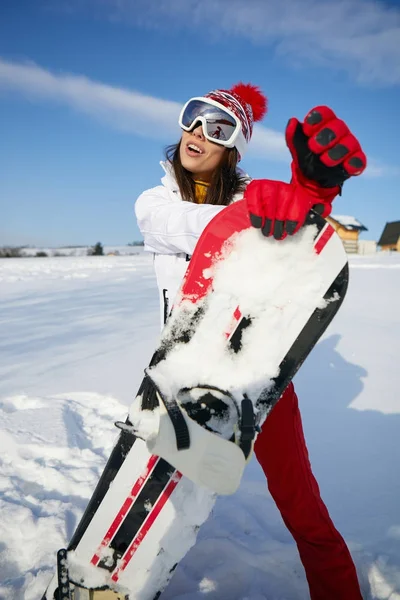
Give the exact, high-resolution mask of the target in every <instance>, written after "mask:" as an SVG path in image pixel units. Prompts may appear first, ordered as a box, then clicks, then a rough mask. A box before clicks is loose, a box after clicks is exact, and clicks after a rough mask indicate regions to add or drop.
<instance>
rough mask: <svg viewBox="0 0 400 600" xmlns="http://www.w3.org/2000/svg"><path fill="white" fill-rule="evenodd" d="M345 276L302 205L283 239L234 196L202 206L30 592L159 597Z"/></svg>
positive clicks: (332, 306) (334, 242)
mask: <svg viewBox="0 0 400 600" xmlns="http://www.w3.org/2000/svg"><path fill="white" fill-rule="evenodd" d="M347 285H348V262H347V256H346V253H345V251H344V248H343V244H342V242H341V240H340V238H339V237H338V235H337V234H336V232H335V231H334V229H333V228H332V226H331V225H330V224H329V223H328V222H327V221H326V220H324V219H323V218H321V217H320V216H319V215H317V214H316V213H314V212H313V211H311V212H310V213H309V215H308V218H307V221H306V224H305V225H304V227H303V228H302V229H301V230H300V231H299V232H298V233H297V234H296V235H295V236H293V237H288V238H286V239H285V240H282V241H277V240H274V239H270V238H265V237H264V236H263V235H262V233H261V232H260V230H257V229H255V228H253V227H251V225H250V220H249V216H248V213H247V209H246V205H245V202H244V201H243V200H242V201H238V202H235V203H234V204H232V205H230V206H228V207H226V208H225V209H224V210H222V211H221V212H220V213H219V214H218V215H217V216H216V217H214V219H213V220H212V221H211V222H210V223H209V224H208V226H207V227H206V228H205V230H204V231H203V233H202V235H201V237H200V238H199V240H198V243H197V244H196V247H195V251H194V254H193V256H192V257H191V259H190V262H189V266H188V269H187V271H186V274H185V277H184V280H183V283H182V286H181V289H180V291H179V293H178V296H177V298H176V300H175V304H174V307H173V308H172V311H171V314H170V315H169V318H168V320H167V323H166V325H165V327H164V329H163V331H162V333H161V338H160V342H159V345H158V347H157V350H156V351H155V353H154V355H153V357H152V360H151V362H150V364H149V367H148V368H147V369H146V372H145V377H144V379H143V381H142V384H141V386H140V388H139V391H138V394H137V396H136V398H135V400H134V402H133V404H132V406H131V409H130V411H129V415H128V417H127V420H126V422H125V423H124V424H119V427H120V428H121V431H120V434H119V437H118V439H117V440H116V443H115V446H114V448H113V451H112V453H111V455H110V458H109V460H108V462H107V464H106V466H105V469H104V471H103V474H102V476H101V478H100V480H99V482H98V485H97V487H96V489H95V491H94V493H93V496H92V498H91V499H90V501H89V504H88V506H87V508H86V511H85V512H84V514H83V517H82V519H81V521H80V523H79V524H78V527H77V529H76V531H75V533H74V535H73V536H72V539H71V540H70V542H69V545H68V548H67V549H65V550H64V549H62V550H61V551H60V552H59V554H58V568H57V573H56V574H55V575H54V577H53V579H52V581H51V582H50V584H49V586H48V588H47V591H46V592H45V594H44V595H43V598H42V600H67V599H68V600H82V599H89V598H90V599H93V600H102V599H104V600H107V599H109V598H114V600H115V599H118V600H155V599H156V598H159V596H160V595H161V593H162V591H163V590H164V589H165V588H166V586H167V584H168V582H169V580H170V578H171V576H172V574H173V572H174V570H175V568H176V566H177V565H178V564H179V562H180V561H181V560H182V559H183V557H184V556H185V555H186V554H187V552H188V551H189V549H190V548H191V547H192V546H193V545H194V544H195V541H196V536H197V533H198V530H199V528H200V526H201V525H202V524H203V523H204V521H205V520H206V519H207V518H208V516H209V514H210V512H211V510H212V507H213V505H214V502H215V500H216V498H217V495H218V494H221V493H222V494H223V493H233V491H234V490H235V489H236V488H237V486H238V485H239V483H240V478H241V475H242V470H243V467H244V465H245V463H246V461H247V460H249V458H250V457H251V453H252V447H253V443H254V440H255V438H256V436H257V434H258V432H259V431H260V429H261V427H262V424H263V422H264V420H265V419H266V418H268V414H269V413H270V411H271V410H272V408H273V406H274V405H275V404H276V402H277V401H278V400H279V398H280V397H281V395H282V393H283V391H284V390H285V388H286V387H287V385H288V384H289V383H290V381H291V380H292V378H293V377H294V375H295V374H296V372H297V371H298V369H299V368H300V366H301V365H302V364H303V362H304V360H305V359H306V357H307V356H308V354H309V353H310V351H311V350H312V348H313V347H314V346H315V344H316V343H317V341H318V340H319V338H320V337H321V335H322V334H323V333H324V331H325V330H326V328H327V327H328V325H329V323H330V322H331V321H332V319H333V317H334V316H335V314H336V313H337V311H338V309H339V307H340V306H341V304H342V302H343V299H344V297H345V294H346V291H347ZM164 425H165V426H164ZM162 432H164V434H165V432H167V433H166V440H167V441H165V440H164V442H161V443H159V440H160V439H161V440H162ZM202 432H204V435H205V436H206V437H205V438H204V440H205V441H204V440H203V438H202ZM207 436H208V437H207ZM202 440H203V441H202ZM214 442H215V444H216V445H214ZM193 448H194V450H193ZM154 450H157V452H155V451H154ZM185 456H186V457H187V458H186V459H185V458H182V457H185ZM224 461H225V462H224ZM229 461H231V462H229ZM236 463H238V464H239V463H240V464H242V463H243V465H242V467H240V468H239V469H236V467H235V465H236ZM193 465H194V466H193ZM178 466H179V468H178ZM225 467H227V468H226V473H227V475H226V477H225V471H224V468H225ZM230 469H231V471H230ZM235 469H236V470H235Z"/></svg>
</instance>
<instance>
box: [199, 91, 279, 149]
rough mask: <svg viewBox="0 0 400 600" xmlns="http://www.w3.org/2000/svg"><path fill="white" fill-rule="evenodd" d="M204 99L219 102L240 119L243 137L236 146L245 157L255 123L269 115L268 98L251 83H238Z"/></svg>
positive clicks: (214, 92) (211, 93) (207, 95)
mask: <svg viewBox="0 0 400 600" xmlns="http://www.w3.org/2000/svg"><path fill="white" fill-rule="evenodd" d="M204 98H210V99H211V100H214V101H215V102H218V104H221V105H222V106H223V107H225V108H228V109H229V110H231V111H232V112H233V113H234V114H235V115H236V116H237V117H238V119H239V120H240V122H241V124H242V134H243V136H239V137H238V139H237V142H236V144H235V145H236V147H237V150H238V152H239V154H240V156H243V154H244V152H245V150H246V147H247V144H248V143H249V141H250V138H251V135H252V133H253V125H254V122H255V121H261V119H262V118H263V117H264V116H265V115H266V113H267V102H268V101H267V97H266V96H265V95H264V94H263V93H262V91H261V90H260V88H259V87H257V86H255V85H252V84H251V83H238V84H236V85H234V86H233V87H232V88H231V89H230V90H213V91H212V92H209V93H208V94H206V95H205V96H204Z"/></svg>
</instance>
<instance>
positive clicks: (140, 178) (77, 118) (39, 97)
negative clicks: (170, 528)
mask: <svg viewBox="0 0 400 600" xmlns="http://www.w3.org/2000/svg"><path fill="white" fill-rule="evenodd" d="M399 40H400V0H396V2H394V1H392V2H382V1H375V2H370V1H368V0H342V1H341V2H336V0H325V1H324V2H320V1H318V0H285V1H280V2H277V1H276V0H246V2H243V0H19V2H15V1H13V0H2V2H1V3H0V246H1V245H5V244H13V245H19V244H34V245H67V244H93V243H95V242H97V241H101V242H103V243H104V244H124V243H127V242H130V241H133V240H138V239H140V234H139V232H138V229H137V226H136V223H135V216H134V212H133V205H134V202H135V199H136V198H137V196H138V195H139V194H140V193H141V192H142V191H143V190H144V189H147V188H149V187H153V186H154V185H158V183H159V180H160V177H161V175H162V173H161V169H160V166H159V160H161V159H162V157H163V149H164V147H165V145H167V144H168V143H174V142H176V141H177V140H178V139H179V128H178V126H177V124H176V119H177V115H178V113H179V108H180V106H181V105H182V104H183V103H184V102H185V101H186V100H187V99H188V98H189V97H191V96H195V95H202V94H204V93H207V92H208V91H210V90H211V89H214V88H229V87H230V86H231V85H232V84H234V83H237V82H238V81H240V80H242V81H244V82H252V83H254V84H256V85H259V86H260V87H261V88H262V89H263V90H264V92H265V93H266V94H267V96H268V98H269V112H268V115H267V117H266V118H265V119H264V121H263V123H262V125H261V126H259V127H258V128H257V129H256V131H255V134H254V136H253V140H252V143H251V146H250V148H249V151H248V154H247V155H246V156H245V158H244V160H243V161H242V165H241V166H242V167H243V168H244V169H245V170H246V171H247V172H248V173H249V174H250V175H251V176H253V177H259V178H261V177H263V178H270V179H283V180H285V181H287V180H288V179H289V176H290V175H289V173H290V172H289V164H290V156H289V154H288V152H287V150H286V148H285V144H284V137H283V132H284V129H285V125H286V123H287V120H288V119H289V118H290V117H292V116H296V117H298V118H300V119H302V118H303V117H304V115H305V114H306V113H307V112H308V110H309V109H310V108H312V107H313V106H315V105H318V104H328V105H329V106H331V107H332V108H333V109H334V110H335V112H336V113H337V114H338V115H339V116H340V117H341V118H343V119H344V120H345V121H346V122H347V123H348V124H349V126H350V128H351V129H352V130H353V131H354V132H355V133H356V134H357V135H358V137H359V139H360V141H361V143H362V145H363V148H364V150H365V152H366V154H367V156H368V158H369V167H368V169H367V172H366V173H365V174H364V175H363V176H362V177H359V178H354V180H352V181H349V182H347V183H346V184H345V186H344V190H343V196H342V197H341V198H338V199H337V200H335V205H334V211H333V212H334V213H336V214H342V215H352V216H355V217H356V218H357V219H359V220H360V221H361V222H362V223H363V224H364V225H365V226H366V227H367V228H368V230H369V231H368V232H367V233H365V234H363V237H364V238H366V239H377V238H378V237H379V235H380V233H381V231H382V229H383V227H384V225H385V223H386V222H387V221H393V220H398V219H400V208H399V195H398V188H399V185H400V160H399V156H400V120H399V109H398V107H399V106H400V93H399V86H400V42H399Z"/></svg>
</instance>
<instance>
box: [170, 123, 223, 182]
mask: <svg viewBox="0 0 400 600" xmlns="http://www.w3.org/2000/svg"><path fill="white" fill-rule="evenodd" d="M225 151H226V148H225V147H224V146H221V145H220V144H214V143H213V142H210V141H209V140H207V139H206V138H205V137H204V135H203V128H202V126H201V125H199V126H198V127H196V128H195V129H193V130H192V131H183V132H182V138H181V146H180V149H179V155H180V159H181V163H182V166H183V167H184V168H185V169H187V170H188V171H190V173H192V174H193V175H195V176H196V178H198V179H200V180H201V181H205V182H209V181H211V177H212V174H213V172H214V170H215V169H216V168H217V167H218V165H219V164H220V162H221V160H222V157H223V156H224V153H225Z"/></svg>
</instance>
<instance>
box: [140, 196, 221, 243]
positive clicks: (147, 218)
mask: <svg viewBox="0 0 400 600" xmlns="http://www.w3.org/2000/svg"><path fill="white" fill-rule="evenodd" d="M224 208H225V206H213V205H211V204H193V203H192V202H186V201H184V200H179V201H176V202H173V201H171V200H170V199H169V198H168V195H167V193H166V190H165V188H164V187H163V186H158V187H156V188H153V189H151V190H147V191H146V192H143V194H141V195H140V196H139V198H138V199H137V200H136V203H135V213H136V218H137V222H138V226H139V229H140V232H141V234H142V235H143V238H144V246H145V250H147V251H150V252H155V253H157V254H179V253H181V252H183V253H185V254H193V250H194V247H195V245H196V243H197V240H198V239H199V237H200V235H201V233H202V231H203V229H204V228H205V226H206V225H207V224H208V223H209V222H210V221H211V219H212V218H213V217H215V215H216V214H218V213H219V212H220V211H221V210H223V209H224Z"/></svg>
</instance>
